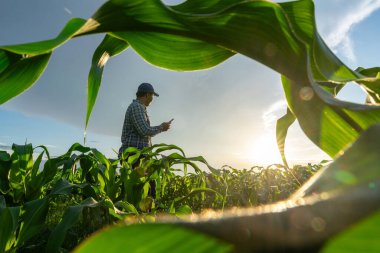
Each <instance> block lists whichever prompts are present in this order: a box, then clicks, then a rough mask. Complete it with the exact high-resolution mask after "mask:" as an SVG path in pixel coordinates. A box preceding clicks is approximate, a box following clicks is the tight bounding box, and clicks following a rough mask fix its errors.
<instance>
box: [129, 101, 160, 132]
mask: <svg viewBox="0 0 380 253" xmlns="http://www.w3.org/2000/svg"><path fill="white" fill-rule="evenodd" d="M132 123H133V125H134V127H135V128H136V130H137V132H138V133H139V134H140V135H142V136H154V135H156V134H158V133H161V132H162V131H163V130H164V129H163V127H162V126H161V125H160V126H153V127H151V126H149V124H148V121H147V119H146V118H145V111H144V108H143V107H141V106H133V107H132Z"/></svg>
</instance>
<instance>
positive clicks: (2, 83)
mask: <svg viewBox="0 0 380 253" xmlns="http://www.w3.org/2000/svg"><path fill="white" fill-rule="evenodd" d="M84 23H85V20H83V19H79V18H75V19H72V20H70V21H69V22H68V23H67V24H66V26H65V27H64V29H63V30H62V31H61V33H60V34H59V35H58V36H57V37H56V38H55V39H52V40H46V41H40V42H33V43H27V44H21V45H12V46H0V94H1V95H0V104H3V103H5V102H6V101H8V100H9V99H11V98H13V97H15V96H17V95H19V94H20V93H22V92H24V91H25V90H26V89H28V88H29V87H31V86H32V85H33V84H34V83H35V82H36V81H37V80H38V78H39V77H40V76H41V74H42V72H43V71H44V70H45V68H46V66H47V64H48V62H49V59H50V55H51V52H52V50H53V49H54V48H56V47H58V46H60V45H61V44H63V43H64V42H66V41H67V40H69V39H70V38H71V37H72V36H73V35H74V34H75V32H77V31H78V30H79V29H80V28H81V27H82V26H83V24H84Z"/></svg>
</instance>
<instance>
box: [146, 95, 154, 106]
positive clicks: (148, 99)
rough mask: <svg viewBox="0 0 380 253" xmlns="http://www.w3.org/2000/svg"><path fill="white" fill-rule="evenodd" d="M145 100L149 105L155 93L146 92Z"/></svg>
mask: <svg viewBox="0 0 380 253" xmlns="http://www.w3.org/2000/svg"><path fill="white" fill-rule="evenodd" d="M145 101H146V103H145V105H146V106H149V105H150V103H151V102H152V101H153V93H148V94H146V100H145Z"/></svg>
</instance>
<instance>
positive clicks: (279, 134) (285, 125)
mask: <svg viewBox="0 0 380 253" xmlns="http://www.w3.org/2000/svg"><path fill="white" fill-rule="evenodd" d="M295 120H296V117H295V116H294V114H293V113H292V112H291V111H290V109H289V108H287V110H286V114H285V115H284V116H282V117H281V118H280V119H278V120H277V123H276V138H277V146H278V150H279V151H280V154H281V158H282V161H283V163H284V165H285V166H286V167H288V168H289V165H288V163H287V161H286V157H285V139H286V135H287V134H288V129H289V127H290V126H291V125H292V124H293V122H294V121H295Z"/></svg>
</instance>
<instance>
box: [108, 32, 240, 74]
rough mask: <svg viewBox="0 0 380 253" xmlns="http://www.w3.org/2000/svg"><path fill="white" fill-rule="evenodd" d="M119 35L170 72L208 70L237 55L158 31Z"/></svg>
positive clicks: (149, 59) (153, 62) (141, 53)
mask: <svg viewBox="0 0 380 253" xmlns="http://www.w3.org/2000/svg"><path fill="white" fill-rule="evenodd" d="M115 34H116V35H117V36H118V37H120V38H123V39H125V40H126V41H128V43H129V44H130V45H131V46H132V48H133V49H134V50H135V51H136V52H137V53H138V54H139V55H140V56H141V57H142V58H144V59H145V60H146V61H147V62H149V63H152V64H153V65H157V66H160V67H162V68H167V69H170V70H177V71H189V70H197V69H207V68H211V67H214V66H215V65H218V64H219V63H221V62H223V61H225V60H226V59H228V58H229V57H231V56H232V55H234V53H233V52H231V51H229V50H226V49H224V48H220V47H217V46H215V45H212V44H209V43H205V42H203V41H201V40H197V39H192V38H188V37H183V36H178V35H172V34H163V33H155V32H150V33H148V32H126V33H115Z"/></svg>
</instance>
